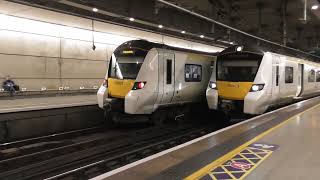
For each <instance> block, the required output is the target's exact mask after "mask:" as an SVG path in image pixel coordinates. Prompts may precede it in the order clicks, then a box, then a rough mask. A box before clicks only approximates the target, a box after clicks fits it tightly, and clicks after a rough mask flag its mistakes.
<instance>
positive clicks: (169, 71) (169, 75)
mask: <svg viewBox="0 0 320 180" xmlns="http://www.w3.org/2000/svg"><path fill="white" fill-rule="evenodd" d="M171 83H172V60H171V59H167V84H171Z"/></svg>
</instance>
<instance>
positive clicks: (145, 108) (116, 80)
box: [97, 40, 216, 123]
mask: <svg viewBox="0 0 320 180" xmlns="http://www.w3.org/2000/svg"><path fill="white" fill-rule="evenodd" d="M215 59H216V54H213V53H204V52H198V51H193V50H187V49H180V48H174V47H170V46H166V45H163V44H157V43H152V42H148V41H144V40H133V41H128V42H126V43H124V44H122V45H120V46H119V47H118V48H117V49H116V50H115V51H114V53H113V55H112V58H111V60H110V64H109V70H108V72H107V74H106V77H105V82H104V83H103V84H102V85H101V87H100V89H99V91H98V94H97V96H98V103H99V107H100V108H103V109H105V110H106V112H107V115H108V117H109V119H112V121H127V120H128V121H131V122H137V121H139V120H151V121H153V122H155V123H157V122H161V121H162V120H164V119H168V117H170V118H179V117H181V116H185V112H188V111H189V110H190V109H188V108H190V105H192V104H195V103H201V102H203V103H205V104H206V88H207V86H208V83H209V79H210V76H211V74H212V68H211V65H212V64H214V61H215Z"/></svg>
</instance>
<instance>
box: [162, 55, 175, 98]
mask: <svg viewBox="0 0 320 180" xmlns="http://www.w3.org/2000/svg"><path fill="white" fill-rule="evenodd" d="M162 57H163V58H162V62H160V63H163V74H162V76H163V81H162V82H163V84H162V86H163V94H162V100H161V104H169V103H171V101H172V99H173V95H174V91H175V89H174V88H175V68H174V66H175V57H174V53H167V52H166V53H164V54H163V56H162Z"/></svg>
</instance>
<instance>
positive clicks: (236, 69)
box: [206, 46, 320, 115]
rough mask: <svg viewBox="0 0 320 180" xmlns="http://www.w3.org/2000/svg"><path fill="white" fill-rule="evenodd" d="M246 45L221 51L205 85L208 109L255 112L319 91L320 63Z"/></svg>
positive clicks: (230, 112) (243, 112)
mask: <svg viewBox="0 0 320 180" xmlns="http://www.w3.org/2000/svg"><path fill="white" fill-rule="evenodd" d="M293 56H294V55H292V56H290V55H289V56H288V55H281V54H276V53H271V52H263V51H262V50H259V49H255V48H251V47H247V46H233V47H230V48H227V49H225V50H224V51H222V52H221V53H220V54H219V56H218V57H217V61H216V65H215V66H214V68H213V73H212V76H211V78H210V82H209V86H208V88H207V92H206V95H207V101H208V105H209V108H210V109H214V110H222V111H225V112H226V113H228V114H251V115H257V114H262V113H264V112H266V111H267V110H268V109H269V108H272V107H277V106H279V105H282V104H286V103H290V102H293V101H295V100H296V99H303V98H308V97H311V96H315V95H318V94H319V93H320V64H319V63H315V62H312V61H309V60H310V59H309V58H310V57H301V58H298V57H293Z"/></svg>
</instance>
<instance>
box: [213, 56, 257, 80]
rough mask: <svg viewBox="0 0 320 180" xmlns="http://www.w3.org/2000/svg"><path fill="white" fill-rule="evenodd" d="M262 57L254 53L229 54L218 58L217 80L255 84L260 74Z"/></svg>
mask: <svg viewBox="0 0 320 180" xmlns="http://www.w3.org/2000/svg"><path fill="white" fill-rule="evenodd" d="M262 57H263V56H262V55H259V54H252V53H244V52H239V53H229V54H224V55H221V56H218V59H217V80H218V81H231V82H253V81H254V78H255V77H256V74H257V72H258V69H259V66H260V63H261V60H262Z"/></svg>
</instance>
